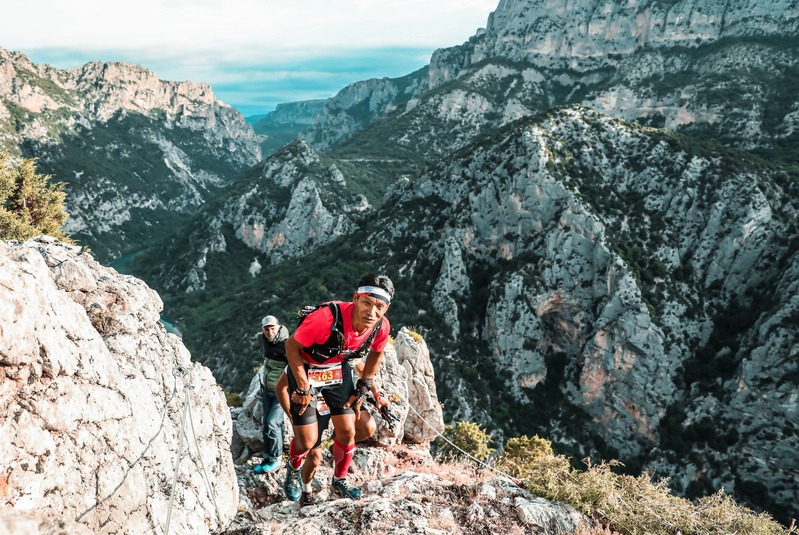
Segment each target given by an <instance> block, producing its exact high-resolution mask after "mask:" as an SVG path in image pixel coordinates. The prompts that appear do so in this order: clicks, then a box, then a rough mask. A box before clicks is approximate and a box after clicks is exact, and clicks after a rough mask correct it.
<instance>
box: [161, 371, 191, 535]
mask: <svg viewBox="0 0 799 535" xmlns="http://www.w3.org/2000/svg"><path fill="white" fill-rule="evenodd" d="M173 373H174V375H175V376H176V377H178V376H180V377H181V378H183V377H184V376H185V375H187V374H188V372H187V371H186V370H185V368H183V367H182V366H179V367H177V368H175V371H174V372H173ZM190 389H191V384H190V383H187V382H186V381H185V379H184V381H183V406H182V407H181V413H180V434H179V438H178V453H177V455H176V457H175V469H174V473H173V474H172V490H171V491H170V492H169V507H168V508H167V511H166V524H165V525H164V535H169V523H170V521H171V520H172V505H173V504H174V503H175V489H176V488H177V486H178V472H179V471H180V452H181V451H182V450H183V434H184V433H185V428H186V410H187V409H188V408H189V390H190Z"/></svg>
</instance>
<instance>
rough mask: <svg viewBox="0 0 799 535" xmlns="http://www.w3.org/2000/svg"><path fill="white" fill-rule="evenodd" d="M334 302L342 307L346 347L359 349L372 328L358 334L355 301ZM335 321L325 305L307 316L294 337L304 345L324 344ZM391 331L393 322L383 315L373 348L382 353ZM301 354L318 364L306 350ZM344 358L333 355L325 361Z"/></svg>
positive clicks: (330, 361)
mask: <svg viewBox="0 0 799 535" xmlns="http://www.w3.org/2000/svg"><path fill="white" fill-rule="evenodd" d="M334 302H335V303H338V305H339V307H340V309H341V318H342V320H343V323H344V340H345V342H344V349H358V348H359V347H361V344H363V343H364V342H365V341H366V339H367V338H369V334H371V332H372V329H366V331H365V332H364V333H363V334H362V335H361V336H356V335H355V330H354V329H353V328H352V310H353V307H354V306H355V303H353V302H349V303H344V302H343V301H334ZM333 322H334V319H333V312H332V311H331V310H330V307H327V306H325V307H322V308H320V309H318V310H314V311H313V312H311V313H310V314H308V317H306V318H305V320H303V322H302V323H301V324H300V326H299V327H297V330H296V331H294V339H295V340H296V341H297V342H298V343H299V344H300V345H301V346H303V347H309V346H312V345H314V344H324V343H325V342H327V339H328V338H329V337H330V333H331V328H332V327H333ZM373 328H374V327H373ZM390 332H391V324H390V323H389V322H388V318H387V317H385V316H383V325H382V326H381V327H380V332H379V333H377V336H375V340H374V342H372V349H373V350H374V351H376V352H378V353H380V352H382V351H383V350H384V349H385V348H386V344H388V333H390ZM300 354H301V355H302V358H303V359H304V360H305V362H308V363H309V364H318V363H317V362H315V361H314V360H313V359H312V358H311V357H310V356H309V355H308V354H307V353H306V352H305V351H300ZM343 360H344V358H343V357H333V358H332V359H328V360H326V361H325V363H327V364H334V363H336V362H342V361H343Z"/></svg>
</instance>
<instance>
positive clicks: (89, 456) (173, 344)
mask: <svg viewBox="0 0 799 535" xmlns="http://www.w3.org/2000/svg"><path fill="white" fill-rule="evenodd" d="M161 309H162V303H161V300H160V298H159V297H158V295H157V294H156V293H155V292H154V291H152V290H150V289H149V288H148V287H147V286H146V285H144V283H142V282H141V281H140V280H138V279H135V278H133V277H130V276H124V275H119V274H118V273H116V271H114V270H113V269H110V268H104V267H102V266H100V265H99V264H98V263H96V262H95V261H94V260H93V259H92V257H91V256H90V255H88V254H85V253H84V254H81V253H80V248H78V247H73V246H68V245H64V244H61V243H58V242H57V241H55V240H53V239H51V238H38V239H33V240H29V241H26V242H24V243H22V244H19V243H16V242H0V335H1V336H0V374H2V380H1V381H0V385H2V386H1V387H0V404H2V406H3V407H4V410H3V411H2V414H0V434H2V436H3V437H4V438H3V440H2V442H0V474H2V475H0V482H2V485H0V487H2V489H3V490H2V492H0V507H3V508H4V509H3V510H4V511H7V510H9V509H10V510H11V511H13V512H14V514H16V515H22V516H23V518H26V519H28V520H20V521H21V522H27V523H31V522H32V523H33V524H32V525H35V526H38V527H37V528H35V529H33V531H31V532H32V533H36V532H37V531H36V529H38V530H39V532H41V533H47V532H48V531H47V530H48V529H49V528H47V525H49V524H48V523H52V522H53V521H54V519H63V520H64V521H65V522H66V525H77V527H76V529H75V532H76V533H79V532H82V531H81V530H83V531H86V532H92V533H122V532H131V533H132V532H135V533H163V530H164V525H165V522H166V519H167V515H168V513H169V510H170V509H169V500H170V495H171V493H172V490H171V489H172V477H173V473H174V469H175V466H176V462H177V466H178V479H177V485H176V487H175V489H174V493H175V500H174V503H173V504H172V506H171V529H173V530H174V532H176V533H212V532H214V531H216V530H219V529H221V528H222V527H224V526H225V525H226V524H227V523H228V522H229V521H230V520H231V519H232V518H233V516H234V514H235V512H236V494H237V488H236V479H235V473H234V471H233V464H232V462H231V459H230V454H229V440H230V439H229V435H230V432H231V421H230V414H229V411H228V409H227V406H226V403H225V398H224V395H223V393H222V391H221V389H220V388H219V387H218V386H217V385H216V382H215V381H214V379H213V377H212V376H211V373H210V371H209V370H208V369H207V368H205V367H203V366H201V365H199V364H195V363H192V362H191V360H190V356H189V353H188V351H187V350H186V348H185V347H184V346H183V344H182V343H181V342H180V340H179V339H178V338H177V337H175V336H174V335H169V334H167V333H166V331H165V330H164V327H163V325H161V323H160V322H159V313H160V311H161ZM176 370H180V371H181V372H182V373H183V375H182V376H178V375H175V373H177V372H176ZM184 403H187V405H184ZM184 407H185V410H186V412H185V418H186V419H185V420H184V421H181V417H182V415H183V414H184ZM181 429H183V431H184V432H185V433H186V436H185V437H184V438H183V440H182V449H181V456H180V459H179V460H178V459H176V456H177V453H178V449H179V443H180V442H181V439H180V433H181ZM206 473H207V476H208V478H209V479H208V480H205V479H204V477H203V476H204V474H206ZM4 515H5V513H4ZM4 518H5V517H4ZM15 522H17V521H15Z"/></svg>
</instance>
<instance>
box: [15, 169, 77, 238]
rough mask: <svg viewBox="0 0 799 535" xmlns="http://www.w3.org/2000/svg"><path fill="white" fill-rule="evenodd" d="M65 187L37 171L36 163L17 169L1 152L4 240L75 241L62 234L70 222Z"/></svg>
mask: <svg viewBox="0 0 799 535" xmlns="http://www.w3.org/2000/svg"><path fill="white" fill-rule="evenodd" d="M65 198H66V193H64V185H63V184H61V183H58V184H53V183H50V176H48V175H40V174H39V173H37V172H36V164H35V163H34V161H33V160H30V159H28V160H23V161H22V162H21V163H20V164H19V165H17V166H16V167H13V166H12V165H11V164H10V161H9V157H8V154H7V153H0V239H3V240H18V241H23V240H26V239H28V238H32V237H34V236H39V235H40V234H47V235H49V236H53V237H56V238H58V239H60V240H63V241H67V242H70V241H71V240H70V239H69V238H68V237H67V236H66V234H64V233H63V232H62V231H61V227H62V226H63V225H64V223H65V222H66V220H67V212H66V210H65V209H64V200H65Z"/></svg>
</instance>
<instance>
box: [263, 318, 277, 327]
mask: <svg viewBox="0 0 799 535" xmlns="http://www.w3.org/2000/svg"><path fill="white" fill-rule="evenodd" d="M267 325H280V322H279V321H277V318H276V317H274V316H264V319H262V320H261V327H266V326H267Z"/></svg>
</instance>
